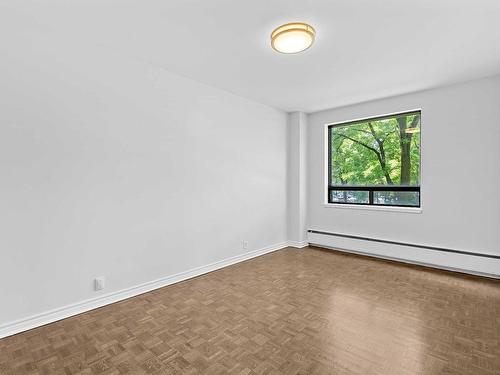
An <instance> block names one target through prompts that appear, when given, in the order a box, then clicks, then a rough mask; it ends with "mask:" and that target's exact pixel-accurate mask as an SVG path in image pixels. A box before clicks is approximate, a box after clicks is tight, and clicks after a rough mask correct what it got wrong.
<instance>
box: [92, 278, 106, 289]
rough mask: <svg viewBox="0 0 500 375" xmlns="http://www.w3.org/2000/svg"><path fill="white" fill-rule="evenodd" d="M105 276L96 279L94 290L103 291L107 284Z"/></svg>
mask: <svg viewBox="0 0 500 375" xmlns="http://www.w3.org/2000/svg"><path fill="white" fill-rule="evenodd" d="M105 281H106V280H105V279H104V276H99V277H96V278H95V279H94V290H103V289H104V284H105Z"/></svg>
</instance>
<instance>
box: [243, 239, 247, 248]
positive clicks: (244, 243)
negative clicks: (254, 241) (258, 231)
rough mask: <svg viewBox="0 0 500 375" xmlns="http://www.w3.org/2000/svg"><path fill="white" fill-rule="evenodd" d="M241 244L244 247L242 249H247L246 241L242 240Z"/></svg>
mask: <svg viewBox="0 0 500 375" xmlns="http://www.w3.org/2000/svg"><path fill="white" fill-rule="evenodd" d="M242 245H243V248H244V249H248V241H246V240H243V241H242Z"/></svg>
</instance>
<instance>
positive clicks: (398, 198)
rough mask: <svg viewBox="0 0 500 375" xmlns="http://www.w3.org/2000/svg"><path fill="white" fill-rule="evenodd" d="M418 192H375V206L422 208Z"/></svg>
mask: <svg viewBox="0 0 500 375" xmlns="http://www.w3.org/2000/svg"><path fill="white" fill-rule="evenodd" d="M419 195H420V193H418V192H416V191H374V192H373V204H380V205H393V206H416V207H418V206H420V202H419Z"/></svg>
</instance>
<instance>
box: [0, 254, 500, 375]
mask: <svg viewBox="0 0 500 375" xmlns="http://www.w3.org/2000/svg"><path fill="white" fill-rule="evenodd" d="M0 374H16V375H21V374H66V375H68V374H241V375H249V374H287V375H293V374H362V375H370V374H381V375H387V374H398V375H405V374H474V375H482V374H485V375H486V374H487V375H493V374H500V282H499V281H494V280H489V279H482V278H479V277H472V276H464V275H460V274H454V273H449V272H444V271H436V270H430V269H426V268H421V267H414V266H408V265H403V264H399V263H394V262H386V261H381V260H374V259H371V258H367V257H361V256H356V255H347V254H343V253H338V252H332V251H328V250H320V249H314V248H306V249H303V250H298V249H285V250H281V251H277V252H274V253H271V254H268V255H265V256H262V257H259V258H256V259H253V260H250V261H246V262H243V263H240V264H237V265H235V266H231V267H227V268H225V269H222V270H220V271H216V272H213V273H210V274H207V275H204V276H201V277H197V278H194V279H191V280H188V281H185V282H182V283H179V284H176V285H172V286H169V287H165V288H162V289H158V290H156V291H153V292H150V293H146V294H143V295H141V296H138V297H134V298H131V299H128V300H126V301H123V302H120V303H116V304H113V305H110V306H107V307H103V308H101V309H97V310H94V311H91V312H88V313H85V314H81V315H79V316H75V317H72V318H69V319H66V320H63V321H60V322H57V323H54V324H50V325H47V326H44V327H41V328H38V329H35V330H32V331H29V332H25V333H22V334H19V335H16V336H12V337H9V338H6V339H3V340H0Z"/></svg>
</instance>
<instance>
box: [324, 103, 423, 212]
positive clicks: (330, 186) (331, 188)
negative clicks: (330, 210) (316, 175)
mask: <svg viewBox="0 0 500 375" xmlns="http://www.w3.org/2000/svg"><path fill="white" fill-rule="evenodd" d="M417 113H418V114H419V115H420V129H421V128H422V111H421V110H420V109H417V110H413V111H405V112H396V113H392V114H389V115H383V116H373V117H366V118H362V119H358V120H351V121H345V122H339V123H335V124H328V125H327V133H328V150H327V152H328V154H327V157H328V171H327V173H328V186H327V202H328V204H332V205H355V206H370V207H403V208H417V209H418V208H421V205H422V203H421V201H422V195H421V191H420V187H421V176H420V178H419V185H418V186H411V185H333V184H332V132H331V128H335V127H341V126H349V125H354V124H359V123H362V122H365V121H370V120H384V119H387V118H393V117H397V116H404V115H406V116H407V115H411V114H417ZM420 131H422V130H420ZM421 144H422V137H421V133H420V145H421ZM421 157H422V148H421V146H420V158H419V163H420V168H419V170H420V173H421V171H422V168H421V163H422V160H421ZM332 191H366V192H368V203H364V202H360V203H356V202H334V201H332V196H331V192H332ZM378 191H394V192H398V191H409V192H418V205H405V204H377V203H374V199H373V197H374V192H378Z"/></svg>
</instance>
